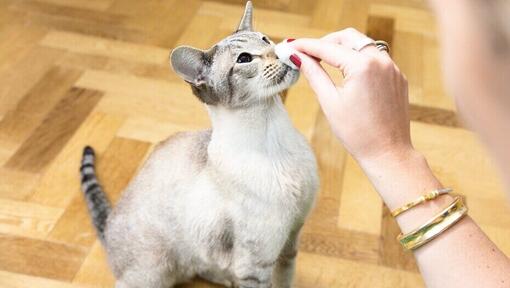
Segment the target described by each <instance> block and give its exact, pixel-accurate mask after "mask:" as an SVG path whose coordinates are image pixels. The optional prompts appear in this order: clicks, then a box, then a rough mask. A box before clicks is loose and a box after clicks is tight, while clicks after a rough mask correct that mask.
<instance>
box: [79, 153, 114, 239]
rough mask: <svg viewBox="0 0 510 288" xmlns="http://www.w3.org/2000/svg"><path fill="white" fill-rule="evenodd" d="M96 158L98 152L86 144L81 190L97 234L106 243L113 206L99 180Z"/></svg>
mask: <svg viewBox="0 0 510 288" xmlns="http://www.w3.org/2000/svg"><path fill="white" fill-rule="evenodd" d="M95 160H96V154H95V153H94V149H92V147H90V146H86V147H85V148H84V149H83V158H82V160H81V167H80V174H81V190H82V191H83V194H84V196H85V201H86V202H87V206H88V209H89V213H90V216H91V217H92V223H93V224H94V227H95V228H96V231H97V236H98V237H99V239H100V240H101V242H103V243H104V242H105V240H104V230H105V227H106V219H107V218H108V215H109V214H110V211H111V210H112V208H111V204H110V201H109V200H108V198H107V197H106V194H105V193H104V191H103V188H102V187H101V185H100V184H99V181H98V180H97V177H96V167H95Z"/></svg>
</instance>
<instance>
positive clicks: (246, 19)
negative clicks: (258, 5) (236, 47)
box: [237, 1, 253, 32]
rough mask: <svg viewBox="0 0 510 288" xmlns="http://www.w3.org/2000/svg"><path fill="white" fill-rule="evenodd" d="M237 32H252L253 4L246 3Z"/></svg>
mask: <svg viewBox="0 0 510 288" xmlns="http://www.w3.org/2000/svg"><path fill="white" fill-rule="evenodd" d="M239 31H253V4H252V3H251V1H248V2H246V7H245V8H244V15H243V18H241V23H239V27H238V28H237V32H239Z"/></svg>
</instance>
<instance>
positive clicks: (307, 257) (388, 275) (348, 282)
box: [295, 253, 425, 288]
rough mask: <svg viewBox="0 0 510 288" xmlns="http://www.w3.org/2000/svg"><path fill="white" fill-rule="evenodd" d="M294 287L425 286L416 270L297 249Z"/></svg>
mask: <svg viewBox="0 0 510 288" xmlns="http://www.w3.org/2000/svg"><path fill="white" fill-rule="evenodd" d="M296 277H297V279H296V281H295V282H296V285H295V286H296V287H297V288H305V287H307V288H308V287H314V288H330V287H359V288H365V287H366V288H373V287H416V288H419V287H425V285H424V283H423V280H422V279H421V277H420V276H419V275H418V274H416V273H410V272H405V271H399V270H395V269H391V268H383V267H379V266H376V265H372V264H365V263H358V262H355V261H349V260H343V259H339V258H334V257H327V256H321V255H315V254H310V253H299V254H298V259H297V273H296Z"/></svg>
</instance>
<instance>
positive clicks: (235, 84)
mask: <svg viewBox="0 0 510 288" xmlns="http://www.w3.org/2000/svg"><path fill="white" fill-rule="evenodd" d="M252 11H253V8H252V4H251V2H250V1H248V2H247V3H246V9H245V11H244V15H243V17H242V18H241V23H240V24H239V27H238V28H237V31H236V32H235V33H233V34H232V35H230V36H228V37H227V38H225V39H223V40H222V41H220V42H219V43H217V44H216V45H214V46H213V47H212V48H210V49H209V50H206V51H204V50H200V49H196V48H193V47H189V46H180V47H177V48H175V49H174V50H173V51H172V54H171V56H170V62H171V65H172V67H173V69H174V71H175V72H176V73H177V74H178V75H180V76H181V77H182V78H183V79H184V80H185V81H186V82H188V83H189V84H190V85H191V87H192V90H193V93H194V94H195V95H196V96H197V97H198V98H199V99H200V100H201V101H202V102H204V103H206V104H208V105H223V106H225V107H229V108H237V107H247V106H251V105H254V104H256V103H260V102H263V100H265V99H268V98H269V97H271V96H273V95H275V94H277V93H278V92H281V91H282V90H284V89H287V88H288V87H289V86H291V85H292V84H293V83H294V82H296V80H297V79H298V77H299V72H298V71H297V70H293V69H292V68H291V67H289V66H287V65H286V64H284V63H283V62H282V61H280V60H279V59H278V57H277V56H276V54H275V52H274V46H275V45H274V43H273V42H271V40H269V38H268V37H267V36H265V35H264V34H262V33H260V32H255V31H253V28H252V15H253V13H252Z"/></svg>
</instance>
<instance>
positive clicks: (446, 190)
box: [391, 188, 453, 217]
mask: <svg viewBox="0 0 510 288" xmlns="http://www.w3.org/2000/svg"><path fill="white" fill-rule="evenodd" d="M452 191H453V189H452V188H442V189H436V190H433V191H430V192H429V193H427V194H425V195H423V196H421V197H420V198H418V199H416V200H414V201H412V202H409V203H407V204H406V205H404V206H402V207H400V208H397V209H395V210H393V211H392V212H391V215H392V216H393V217H397V216H398V215H400V214H402V213H404V212H406V211H407V210H409V209H411V208H413V207H416V206H418V205H420V204H422V203H425V202H427V201H430V200H434V199H436V198H437V197H439V196H440V195H444V194H447V193H450V192H452Z"/></svg>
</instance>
